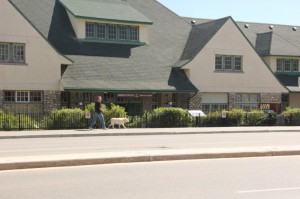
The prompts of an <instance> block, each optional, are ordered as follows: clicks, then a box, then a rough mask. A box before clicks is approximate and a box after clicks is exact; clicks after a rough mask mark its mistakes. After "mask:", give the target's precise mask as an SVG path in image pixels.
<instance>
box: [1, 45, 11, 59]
mask: <svg viewBox="0 0 300 199" xmlns="http://www.w3.org/2000/svg"><path fill="white" fill-rule="evenodd" d="M0 61H1V62H8V61H9V43H0Z"/></svg>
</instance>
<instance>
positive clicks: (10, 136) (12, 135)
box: [0, 129, 300, 139]
mask: <svg viewBox="0 0 300 199" xmlns="http://www.w3.org/2000/svg"><path fill="white" fill-rule="evenodd" d="M95 131H96V132H95ZM50 132H51V131H50ZM272 132H273V133H275V132H299V133H300V129H279V130H277V129H242V130H208V131H205V130H204V131H188V130H185V131H180V130H178V131H160V130H154V131H148V132H107V131H105V132H103V131H102V130H94V133H51V134H50V133H46V134H34V133H30V134H25V133H22V134H21V135H20V134H18V132H15V133H6V134H4V135H3V134H2V135H1V132H0V139H24V138H63V137H92V136H143V135H181V134H182V135H184V134H185V135H187V134H191V135H193V134H225V133H272Z"/></svg>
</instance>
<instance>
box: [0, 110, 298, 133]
mask: <svg viewBox="0 0 300 199" xmlns="http://www.w3.org/2000/svg"><path fill="white" fill-rule="evenodd" d="M245 118H246V119H247V115H246V117H245ZM248 118H249V116H248ZM105 119H106V125H107V126H108V125H109V124H110V121H109V120H110V118H108V117H106V118H105ZM128 119H129V122H128V123H126V124H125V125H126V127H128V128H167V127H203V126H249V125H252V124H251V123H249V121H248V122H243V123H238V122H237V123H236V122H233V123H229V122H232V120H231V118H227V119H223V118H220V117H217V118H212V119H209V118H203V117H191V116H190V115H189V114H188V113H186V115H185V114H183V115H170V116H163V117H162V116H160V115H155V114H144V115H142V116H134V117H128ZM248 120H249V119H248ZM297 121H298V120H297ZM90 122H91V119H86V115H85V113H84V112H82V113H76V114H75V113H68V114H64V113H52V114H50V115H41V114H0V131H12V130H41V129H49V130H51V129H57V130H59V129H85V128H88V126H89V124H90ZM255 125H256V124H253V126H255ZM258 125H264V126H283V125H300V120H299V122H297V123H291V124H287V123H286V118H284V117H283V116H282V115H277V116H275V118H274V117H273V118H266V120H264V123H260V124H258ZM94 128H101V124H100V122H99V121H98V122H97V123H96V125H95V126H94Z"/></svg>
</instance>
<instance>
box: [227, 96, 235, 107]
mask: <svg viewBox="0 0 300 199" xmlns="http://www.w3.org/2000/svg"><path fill="white" fill-rule="evenodd" d="M234 99H235V93H229V94H228V110H232V109H234V108H235V100H234Z"/></svg>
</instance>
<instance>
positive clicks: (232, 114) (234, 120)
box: [226, 109, 245, 126]
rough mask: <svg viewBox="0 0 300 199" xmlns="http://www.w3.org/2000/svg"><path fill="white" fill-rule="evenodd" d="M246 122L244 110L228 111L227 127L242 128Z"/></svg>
mask: <svg viewBox="0 0 300 199" xmlns="http://www.w3.org/2000/svg"><path fill="white" fill-rule="evenodd" d="M244 120H245V111H244V110H243V109H232V110H230V111H227V116H226V123H227V126H241V125H243V123H244Z"/></svg>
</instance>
